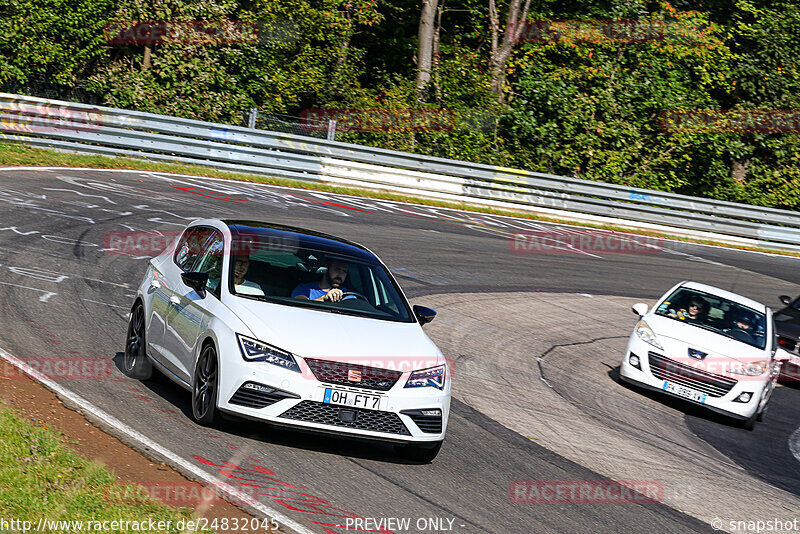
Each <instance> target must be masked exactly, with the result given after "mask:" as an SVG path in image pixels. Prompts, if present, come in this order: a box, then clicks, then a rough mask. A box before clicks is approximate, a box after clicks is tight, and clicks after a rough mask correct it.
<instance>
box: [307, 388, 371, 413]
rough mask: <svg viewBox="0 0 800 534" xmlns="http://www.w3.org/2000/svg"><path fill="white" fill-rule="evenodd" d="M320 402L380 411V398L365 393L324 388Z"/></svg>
mask: <svg viewBox="0 0 800 534" xmlns="http://www.w3.org/2000/svg"><path fill="white" fill-rule="evenodd" d="M322 402H324V403H326V404H338V405H339V406H352V407H353V408H366V409H367V410H380V409H381V397H380V396H379V395H367V394H366V393H355V392H353V391H344V390H341V389H334V388H325V396H324V398H323V399H322Z"/></svg>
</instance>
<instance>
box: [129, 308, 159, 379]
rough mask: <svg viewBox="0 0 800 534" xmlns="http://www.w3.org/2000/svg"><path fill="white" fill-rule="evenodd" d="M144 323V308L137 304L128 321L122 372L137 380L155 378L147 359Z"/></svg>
mask: <svg viewBox="0 0 800 534" xmlns="http://www.w3.org/2000/svg"><path fill="white" fill-rule="evenodd" d="M144 323H145V321H144V306H142V303H141V302H137V303H136V305H135V306H134V307H133V309H132V310H131V316H130V319H129V320H128V335H127V337H126V338H125V352H124V353H123V357H122V372H124V373H125V374H126V375H127V376H129V377H131V378H135V379H137V380H147V379H149V378H150V377H151V376H153V364H152V363H151V362H150V360H148V359H147V350H146V347H147V339H146V338H145V326H144Z"/></svg>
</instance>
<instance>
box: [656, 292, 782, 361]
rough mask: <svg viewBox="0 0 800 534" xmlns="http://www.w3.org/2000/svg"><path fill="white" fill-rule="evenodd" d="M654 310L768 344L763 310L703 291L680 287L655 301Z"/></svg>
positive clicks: (755, 344) (759, 345) (760, 344)
mask: <svg viewBox="0 0 800 534" xmlns="http://www.w3.org/2000/svg"><path fill="white" fill-rule="evenodd" d="M655 313H656V315H660V316H662V317H669V318H670V319H674V320H676V321H681V322H684V323H686V324H691V325H693V326H697V327H699V328H704V329H706V330H711V331H714V332H716V333H718V334H721V335H723V336H726V337H729V338H732V339H736V340H737V341H741V342H742V343H746V344H748V345H751V346H753V347H757V348H759V349H763V348H764V347H766V346H767V339H766V332H767V323H766V315H765V314H764V313H762V312H758V311H756V310H754V309H752V308H749V307H747V306H743V305H742V304H739V303H737V302H733V301H730V300H728V299H725V298H722V297H719V296H716V295H712V294H710V293H706V292H704V291H698V290H695V289H689V288H685V287H682V288H679V289H677V290H676V291H675V292H673V293H672V294H671V295H670V296H669V297H667V298H666V299H664V300H663V301H662V302H661V303H660V304H659V305H658V308H657V309H656V312H655Z"/></svg>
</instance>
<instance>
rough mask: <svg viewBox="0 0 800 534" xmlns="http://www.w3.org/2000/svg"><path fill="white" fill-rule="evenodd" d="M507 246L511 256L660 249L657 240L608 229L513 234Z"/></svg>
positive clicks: (631, 251)
mask: <svg viewBox="0 0 800 534" xmlns="http://www.w3.org/2000/svg"><path fill="white" fill-rule="evenodd" d="M508 246H509V249H510V250H511V252H512V253H514V254H585V253H588V254H658V253H659V252H661V250H662V249H663V246H662V241H661V239H658V238H655V237H648V236H641V235H633V234H625V233H618V232H612V231H609V230H586V231H584V232H581V233H563V232H558V231H554V230H530V231H525V232H516V233H513V234H510V235H509V241H508Z"/></svg>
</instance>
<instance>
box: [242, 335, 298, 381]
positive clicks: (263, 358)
mask: <svg viewBox="0 0 800 534" xmlns="http://www.w3.org/2000/svg"><path fill="white" fill-rule="evenodd" d="M236 339H237V340H238V341H239V350H241V351H242V358H244V359H245V361H248V362H267V363H271V364H273V365H277V366H278V367H283V368H284V369H288V370H290V371H296V372H298V373H299V372H300V366H299V365H297V361H295V359H294V356H292V354H291V353H289V352H286V351H285V350H281V349H279V348H277V347H273V346H272V345H267V344H266V343H264V342H263V341H259V340H257V339H253V338H251V337H247V336H243V335H242V334H236Z"/></svg>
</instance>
